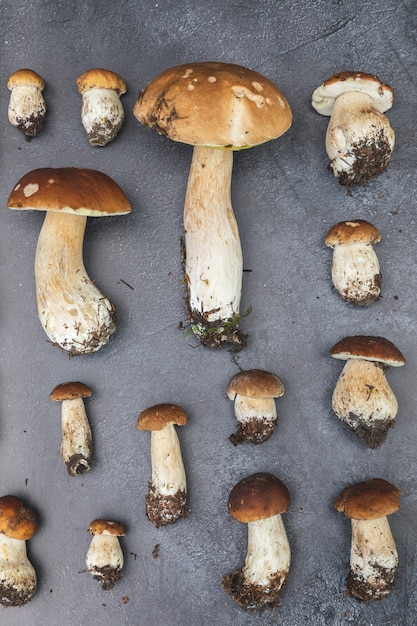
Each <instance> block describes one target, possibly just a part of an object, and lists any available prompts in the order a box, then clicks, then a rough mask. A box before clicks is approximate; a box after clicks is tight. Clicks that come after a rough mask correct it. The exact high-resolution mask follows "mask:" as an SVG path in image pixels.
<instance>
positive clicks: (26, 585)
mask: <svg viewBox="0 0 417 626" xmlns="http://www.w3.org/2000/svg"><path fill="white" fill-rule="evenodd" d="M0 555H1V556H0V602H1V603H2V604H3V605H5V606H19V605H22V604H25V603H26V602H28V601H29V600H30V599H31V598H32V596H33V594H34V593H35V591H36V583H37V577H36V571H35V569H34V567H33V565H32V564H31V563H30V561H29V559H28V557H27V549H26V541H25V540H22V539H14V538H12V537H7V536H6V535H4V534H1V533H0Z"/></svg>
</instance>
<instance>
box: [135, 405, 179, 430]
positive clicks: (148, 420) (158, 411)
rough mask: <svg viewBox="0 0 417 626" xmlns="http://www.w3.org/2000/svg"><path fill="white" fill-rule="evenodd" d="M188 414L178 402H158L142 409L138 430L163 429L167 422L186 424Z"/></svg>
mask: <svg viewBox="0 0 417 626" xmlns="http://www.w3.org/2000/svg"><path fill="white" fill-rule="evenodd" d="M186 423H187V414H186V412H185V411H184V409H182V408H181V407H180V406H178V405H177V404H156V405H155V406H151V407H149V408H148V409H145V410H144V411H142V413H141V414H140V415H139V417H138V421H137V427H138V430H162V429H163V428H165V426H167V424H176V425H177V426H184V425H185V424H186Z"/></svg>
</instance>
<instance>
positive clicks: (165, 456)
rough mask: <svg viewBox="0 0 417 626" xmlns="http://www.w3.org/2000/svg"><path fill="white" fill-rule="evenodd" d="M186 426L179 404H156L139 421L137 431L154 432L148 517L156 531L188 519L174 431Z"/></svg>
mask: <svg viewBox="0 0 417 626" xmlns="http://www.w3.org/2000/svg"><path fill="white" fill-rule="evenodd" d="M186 423H187V414H186V412H185V411H184V409H182V408H181V407H180V406H178V405H176V404H157V405H155V406H152V407H149V408H148V409H145V410H144V411H142V413H141V414H140V415H139V417H138V421H137V427H138V430H150V431H151V464H152V478H151V480H150V481H149V491H148V495H147V496H146V515H147V516H148V518H149V520H150V521H151V522H152V523H153V524H154V525H155V526H156V527H157V528H160V527H161V526H163V525H165V524H173V523H174V522H176V521H177V520H179V519H181V518H182V517H186V515H187V511H186V508H185V507H186V502H187V481H186V475H185V469H184V463H183V460H182V455H181V448H180V442H179V439H178V435H177V433H176V430H175V425H177V426H184V424H186Z"/></svg>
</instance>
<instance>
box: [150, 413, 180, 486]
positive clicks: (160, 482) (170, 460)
mask: <svg viewBox="0 0 417 626" xmlns="http://www.w3.org/2000/svg"><path fill="white" fill-rule="evenodd" d="M151 463H152V486H153V488H154V489H155V491H156V493H158V494H160V495H162V496H175V495H176V494H177V493H178V492H183V493H186V491H187V482H186V475H185V469H184V463H183V460H182V455H181V449H180V442H179V439H178V435H177V433H176V430H175V426H174V424H167V425H166V426H165V427H164V428H162V430H153V431H152V432H151Z"/></svg>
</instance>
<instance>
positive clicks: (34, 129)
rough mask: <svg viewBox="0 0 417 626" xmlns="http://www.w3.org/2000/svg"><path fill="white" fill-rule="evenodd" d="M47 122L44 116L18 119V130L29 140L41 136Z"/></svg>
mask: <svg viewBox="0 0 417 626" xmlns="http://www.w3.org/2000/svg"><path fill="white" fill-rule="evenodd" d="M44 122H45V116H44V115H33V114H32V115H30V116H29V117H21V118H16V128H18V129H19V130H20V131H22V132H23V133H24V134H25V135H26V136H27V137H28V138H29V139H30V138H31V137H36V135H39V133H40V132H41V130H42V128H43V124H44Z"/></svg>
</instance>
